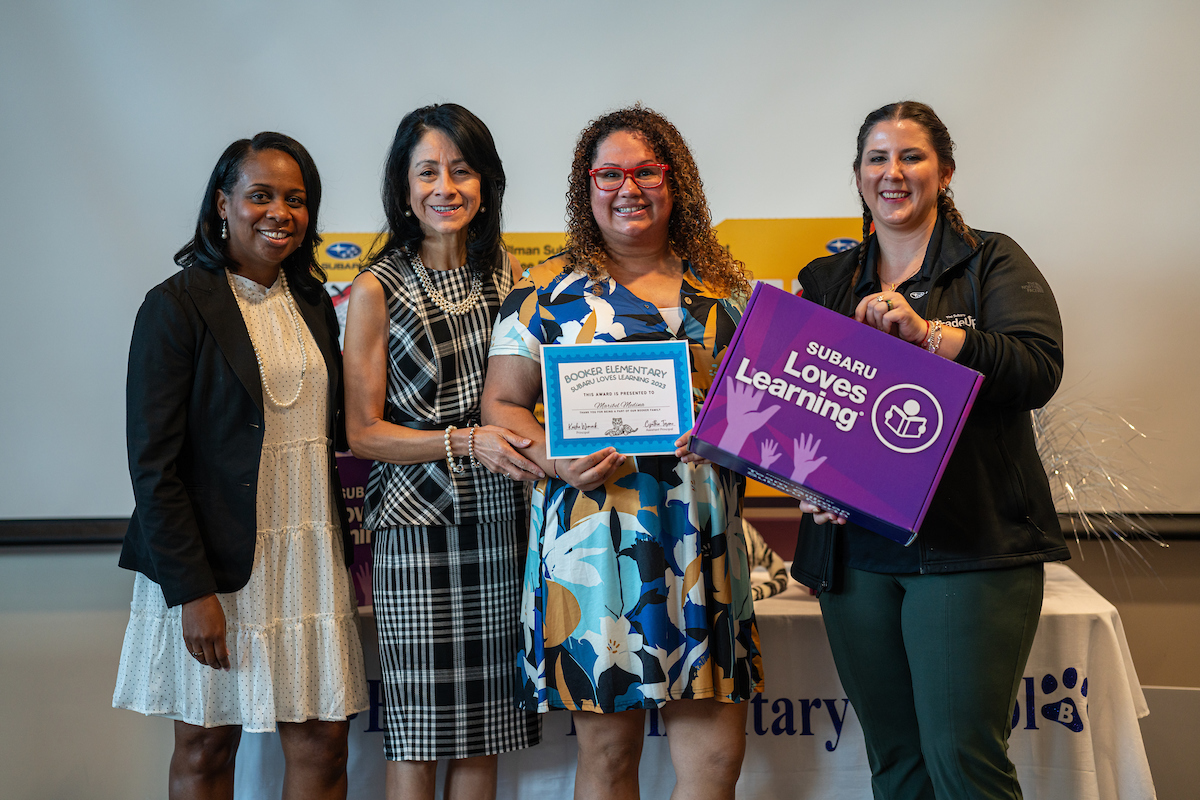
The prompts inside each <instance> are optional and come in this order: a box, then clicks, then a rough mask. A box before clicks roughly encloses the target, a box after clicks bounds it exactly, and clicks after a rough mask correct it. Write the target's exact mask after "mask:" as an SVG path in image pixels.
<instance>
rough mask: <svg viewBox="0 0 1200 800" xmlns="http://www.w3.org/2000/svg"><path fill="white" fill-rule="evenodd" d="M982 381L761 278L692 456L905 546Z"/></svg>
mask: <svg viewBox="0 0 1200 800" xmlns="http://www.w3.org/2000/svg"><path fill="white" fill-rule="evenodd" d="M982 382H983V376H982V375H980V374H979V373H978V372H975V371H974V370H971V369H967V368H966V367H963V366H961V365H959V364H955V363H953V362H952V361H949V360H947V359H944V358H941V357H939V356H936V355H933V354H930V353H927V352H925V351H924V350H923V349H921V348H919V347H916V346H915V345H912V344H909V343H907V342H903V341H901V340H899V339H896V338H894V337H891V336H888V335H886V334H884V333H882V332H880V331H877V330H875V329H874V328H871V327H869V326H867V325H864V324H862V323H861V322H855V321H854V320H853V319H851V318H848V317H844V316H842V315H841V314H837V313H835V312H833V311H829V310H828V309H826V308H823V307H821V306H819V305H817V304H816V303H812V302H810V301H808V300H804V299H802V298H800V297H796V296H795V295H792V294H789V293H787V292H785V291H783V290H782V289H776V288H775V287H772V286H770V285H767V284H762V283H760V284H758V285H757V286H756V287H755V289H754V294H753V295H752V296H751V297H750V302H749V304H748V305H747V307H746V313H745V315H743V317H742V321H741V323H740V324H739V325H738V329H737V331H736V333H735V334H734V337H733V342H732V343H731V344H730V346H729V349H728V350H727V351H726V353H725V357H724V359H723V360H722V362H721V366H720V369H719V370H718V371H717V374H716V377H715V380H714V382H713V385H712V388H711V389H710V390H709V392H708V397H707V399H706V400H705V402H704V406H703V408H702V409H701V411H700V417H699V418H698V419H697V420H696V428H695V438H696V439H698V440H699V441H697V442H694V443H693V447H692V449H693V450H694V451H695V452H696V453H697V454H699V455H702V456H704V457H705V458H708V459H709V460H711V461H714V462H716V463H718V464H721V465H722V466H725V467H728V468H730V469H733V470H735V471H737V472H740V473H741V474H743V475H746V476H748V477H751V478H754V479H755V480H759V481H762V482H763V483H766V484H767V485H770V486H774V487H775V488H777V489H780V490H782V491H784V492H787V493H788V494H791V495H792V496H794V497H803V498H808V499H811V500H815V501H817V502H818V503H819V504H821V505H823V506H824V507H827V508H832V509H835V510H838V511H841V512H843V513H844V514H845V515H846V516H847V517H848V518H849V519H850V520H851V521H853V522H855V523H857V524H859V525H861V526H863V527H864V528H867V529H869V530H873V531H875V532H876V533H879V534H882V535H884V536H887V537H888V538H890V539H894V540H896V541H898V542H902V543H905V544H907V543H909V542H911V541H912V540H913V539H914V538H915V536H916V531H917V530H918V529H919V528H920V526H921V521H922V520H923V519H924V518H925V512H926V511H927V510H928V508H929V503H930V501H931V500H932V498H933V493H934V490H935V489H937V484H938V481H939V480H940V479H941V477H942V470H943V469H945V466H946V462H947V461H948V460H949V457H950V453H951V451H952V450H953V449H954V444H955V442H957V441H958V435H959V433H960V432H961V430H962V425H963V423H964V422H965V420H966V418H967V414H968V412H969V411H970V410H971V404H972V403H973V402H974V400H975V394H976V392H978V391H979V386H980V384H981V383H982Z"/></svg>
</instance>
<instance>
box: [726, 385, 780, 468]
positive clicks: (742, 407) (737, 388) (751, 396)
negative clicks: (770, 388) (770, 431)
mask: <svg viewBox="0 0 1200 800" xmlns="http://www.w3.org/2000/svg"><path fill="white" fill-rule="evenodd" d="M725 393H726V398H727V399H726V401H725V422H726V427H725V433H723V434H721V441H719V442H717V447H719V448H721V449H722V450H724V451H725V452H726V453H733V454H734V455H738V454H740V453H741V452H742V445H744V444H746V440H747V439H749V438H750V434H752V433H754V432H755V431H756V430H758V429H759V428H761V427H762V426H763V425H766V424H767V420H769V419H770V418H771V417H773V416H775V412H776V411H778V410H779V405H778V404H776V405H773V406H770V407H769V408H764V409H763V410H762V411H759V410H758V406H759V405H760V404H761V403H762V399H763V392H761V391H758V390H756V389H754V388H753V387H752V386H747V385H746V384H744V383H742V382H741V381H735V380H734V379H733V378H730V377H729V376H726V377H725Z"/></svg>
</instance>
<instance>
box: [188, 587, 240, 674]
mask: <svg viewBox="0 0 1200 800" xmlns="http://www.w3.org/2000/svg"><path fill="white" fill-rule="evenodd" d="M182 617H183V644H184V646H185V647H187V649H188V652H189V653H191V654H192V658H194V659H196V660H197V661H199V662H200V663H201V664H204V665H205V666H209V667H212V668H213V669H226V670H227V669H229V667H230V664H229V648H228V647H227V646H226V645H225V611H224V610H223V609H222V608H221V601H220V600H218V599H217V596H216V595H215V594H206V595H204V597H198V598H196V599H195V600H191V601H189V602H187V603H184V604H183V614H182Z"/></svg>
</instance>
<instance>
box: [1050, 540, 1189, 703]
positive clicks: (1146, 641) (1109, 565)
mask: <svg viewBox="0 0 1200 800" xmlns="http://www.w3.org/2000/svg"><path fill="white" fill-rule="evenodd" d="M1070 546H1071V554H1072V556H1073V558H1072V559H1071V561H1070V562H1068V563H1069V564H1070V566H1071V568H1072V569H1074V570H1075V571H1076V572H1078V573H1079V574H1080V575H1081V576H1082V577H1083V579H1084V580H1086V581H1087V582H1088V583H1090V584H1091V585H1092V586H1093V587H1094V588H1095V589H1096V590H1097V591H1098V592H1100V594H1102V595H1104V596H1105V597H1107V598H1108V599H1109V601H1110V602H1112V603H1113V605H1115V606H1116V607H1117V610H1118V611H1120V613H1121V620H1122V622H1123V623H1124V625H1125V635H1126V637H1128V639H1129V649H1130V652H1132V653H1133V663H1134V666H1135V667H1136V668H1137V673H1138V679H1139V680H1140V681H1141V682H1142V685H1144V686H1191V687H1200V542H1195V541H1176V542H1172V543H1171V546H1170V547H1167V548H1163V547H1158V546H1156V545H1148V544H1145V543H1140V544H1137V545H1135V546H1134V548H1133V549H1132V550H1131V549H1130V548H1128V547H1124V546H1120V547H1119V546H1116V545H1113V544H1111V543H1101V542H1096V541H1087V542H1082V543H1078V544H1077V543H1076V542H1073V541H1072V542H1070ZM1106 556H1107V558H1106ZM1143 559H1144V560H1143Z"/></svg>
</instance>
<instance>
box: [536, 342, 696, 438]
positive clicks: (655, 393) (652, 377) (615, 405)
mask: <svg viewBox="0 0 1200 800" xmlns="http://www.w3.org/2000/svg"><path fill="white" fill-rule="evenodd" d="M542 397H543V400H544V402H545V408H546V453H547V455H548V456H549V457H550V458H577V457H579V456H585V455H587V454H588V453H594V452H596V451H597V450H602V449H603V448H605V447H610V446H611V447H615V448H616V449H617V451H618V452H620V453H622V454H624V455H630V456H648V455H667V454H673V453H674V452H675V440H676V439H678V438H679V437H680V436H682V435H683V434H685V433H687V432H688V431H690V430H691V429H692V371H691V369H690V367H689V366H688V343H687V342H686V341H684V340H682V339H677V340H672V341H668V342H614V343H608V342H602V343H597V344H555V345H545V346H543V347H542Z"/></svg>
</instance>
